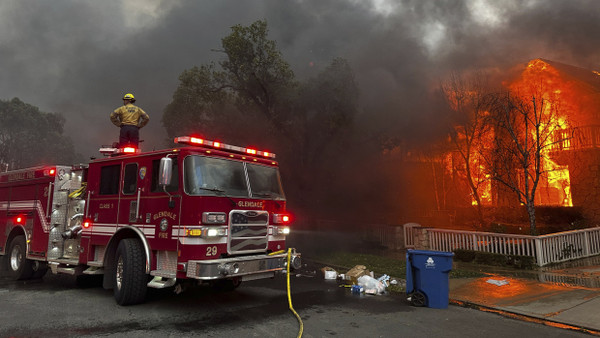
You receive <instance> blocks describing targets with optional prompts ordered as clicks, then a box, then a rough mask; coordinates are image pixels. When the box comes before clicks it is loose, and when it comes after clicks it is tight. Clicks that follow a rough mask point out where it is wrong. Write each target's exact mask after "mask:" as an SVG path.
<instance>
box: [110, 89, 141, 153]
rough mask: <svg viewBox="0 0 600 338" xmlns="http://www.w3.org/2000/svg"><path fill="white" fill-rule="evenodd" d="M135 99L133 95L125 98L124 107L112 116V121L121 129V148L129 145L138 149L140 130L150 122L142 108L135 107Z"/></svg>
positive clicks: (116, 110) (128, 94)
mask: <svg viewBox="0 0 600 338" xmlns="http://www.w3.org/2000/svg"><path fill="white" fill-rule="evenodd" d="M134 102H135V97H134V96H133V94H131V93H127V94H125V95H124V96H123V105H122V106H121V107H119V108H117V109H115V111H113V112H112V113H111V114H110V121H111V122H112V123H113V124H114V125H115V126H117V127H120V128H121V132H120V133H119V147H121V148H122V147H125V146H127V145H129V146H133V147H136V148H137V147H138V143H139V140H140V128H142V127H144V126H145V125H146V124H148V121H150V117H148V114H146V112H145V111H143V110H142V108H140V107H137V106H134V105H133V103H134Z"/></svg>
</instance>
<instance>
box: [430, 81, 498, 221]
mask: <svg viewBox="0 0 600 338" xmlns="http://www.w3.org/2000/svg"><path fill="white" fill-rule="evenodd" d="M441 87H442V91H443V93H444V97H445V99H446V101H447V103H448V106H449V107H450V109H451V112H452V113H453V117H452V118H451V120H450V121H451V122H450V126H449V135H450V141H451V143H452V145H453V150H454V153H455V154H458V157H459V161H456V162H455V163H454V164H453V168H452V169H453V170H454V171H456V172H459V173H461V175H460V176H461V178H462V179H463V180H464V181H465V182H466V184H467V185H468V187H469V189H470V192H471V195H472V197H473V204H474V205H475V207H476V210H477V216H478V221H479V225H480V226H482V225H483V224H484V214H483V208H482V204H483V196H482V195H483V194H484V193H485V192H484V191H483V190H484V187H489V181H490V178H489V175H488V174H487V172H488V171H487V170H486V168H484V164H485V161H484V160H483V156H484V155H485V154H484V153H485V152H486V151H487V149H489V143H490V142H491V135H492V134H491V125H490V123H489V118H488V117H489V109H490V104H491V102H492V101H493V100H492V99H493V96H492V95H491V94H490V93H491V89H490V87H489V85H488V81H487V77H486V75H485V74H484V73H482V72H477V73H475V74H473V75H471V76H467V75H458V74H452V75H451V76H450V77H449V79H448V80H447V81H446V82H444V83H443V84H442V86H441ZM487 193H489V192H487Z"/></svg>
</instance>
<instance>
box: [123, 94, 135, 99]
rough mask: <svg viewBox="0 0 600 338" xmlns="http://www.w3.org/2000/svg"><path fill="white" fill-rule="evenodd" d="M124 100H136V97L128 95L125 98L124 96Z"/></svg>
mask: <svg viewBox="0 0 600 338" xmlns="http://www.w3.org/2000/svg"><path fill="white" fill-rule="evenodd" d="M123 100H135V97H134V96H133V94H131V93H127V94H125V96H123Z"/></svg>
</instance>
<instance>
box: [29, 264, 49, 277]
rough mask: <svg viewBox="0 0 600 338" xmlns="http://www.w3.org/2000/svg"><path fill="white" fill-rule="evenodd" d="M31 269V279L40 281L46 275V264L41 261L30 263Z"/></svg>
mask: <svg viewBox="0 0 600 338" xmlns="http://www.w3.org/2000/svg"><path fill="white" fill-rule="evenodd" d="M31 269H32V270H33V274H32V275H31V278H32V279H40V278H43V277H44V276H45V275H46V272H48V263H46V262H41V261H32V262H31Z"/></svg>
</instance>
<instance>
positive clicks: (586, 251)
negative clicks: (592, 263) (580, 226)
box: [583, 231, 591, 257]
mask: <svg viewBox="0 0 600 338" xmlns="http://www.w3.org/2000/svg"><path fill="white" fill-rule="evenodd" d="M588 256H591V253H590V233H589V232H588V231H584V232H583V257H588Z"/></svg>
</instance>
